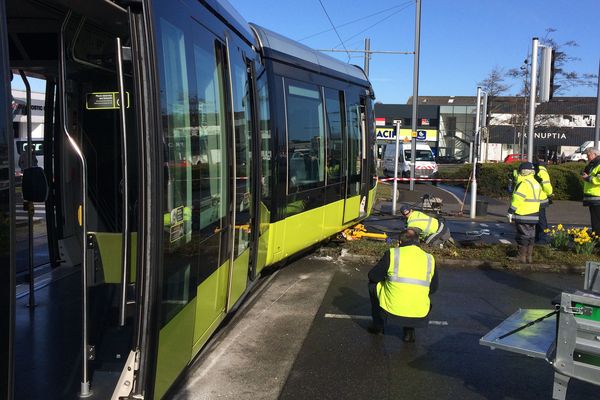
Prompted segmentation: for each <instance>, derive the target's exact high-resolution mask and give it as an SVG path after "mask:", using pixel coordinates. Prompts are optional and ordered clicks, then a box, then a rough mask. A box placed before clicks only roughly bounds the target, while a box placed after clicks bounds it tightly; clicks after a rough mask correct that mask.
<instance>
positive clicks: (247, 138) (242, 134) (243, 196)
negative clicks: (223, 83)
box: [230, 49, 252, 257]
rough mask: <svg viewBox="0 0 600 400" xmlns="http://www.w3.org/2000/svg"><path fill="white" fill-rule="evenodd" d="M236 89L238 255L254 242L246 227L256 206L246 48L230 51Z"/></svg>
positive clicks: (236, 215) (235, 251) (236, 252)
mask: <svg viewBox="0 0 600 400" xmlns="http://www.w3.org/2000/svg"><path fill="white" fill-rule="evenodd" d="M230 56H231V59H230V64H231V77H232V83H231V87H232V91H233V107H234V108H233V114H234V120H235V121H234V122H235V193H236V198H235V210H236V213H235V225H236V229H237V231H236V236H237V240H236V242H235V243H236V246H235V249H234V253H235V254H234V256H235V257H237V256H239V255H240V254H242V253H243V252H244V250H245V249H246V248H248V246H249V244H250V231H249V230H248V229H247V228H245V226H246V225H248V224H249V222H250V211H251V209H252V204H251V200H252V196H251V195H250V188H251V187H252V186H251V185H252V182H251V179H252V175H251V173H250V164H251V162H252V153H251V149H252V143H251V137H252V131H251V126H252V124H251V122H252V115H251V104H252V103H251V101H252V98H251V96H250V89H251V87H250V81H249V79H248V78H249V76H248V67H247V64H246V60H245V58H244V55H243V54H242V52H241V51H240V50H239V49H238V50H237V51H236V50H233V51H230Z"/></svg>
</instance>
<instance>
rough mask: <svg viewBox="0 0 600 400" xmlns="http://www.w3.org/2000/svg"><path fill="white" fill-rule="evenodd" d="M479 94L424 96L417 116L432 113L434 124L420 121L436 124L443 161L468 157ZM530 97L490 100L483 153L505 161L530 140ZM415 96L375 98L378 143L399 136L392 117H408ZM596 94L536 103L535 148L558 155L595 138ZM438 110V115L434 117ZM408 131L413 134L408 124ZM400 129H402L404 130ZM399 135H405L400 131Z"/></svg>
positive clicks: (545, 155) (435, 142)
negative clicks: (388, 100) (401, 100)
mask: <svg viewBox="0 0 600 400" xmlns="http://www.w3.org/2000/svg"><path fill="white" fill-rule="evenodd" d="M475 102H476V97H475V96H420V97H419V107H418V116H419V122H421V119H423V118H430V121H429V123H430V125H429V126H427V127H426V126H423V125H419V124H418V128H417V131H419V130H423V129H424V128H430V129H432V130H435V136H434V135H433V133H432V134H431V136H428V137H427V138H426V141H427V143H428V144H430V146H431V147H432V149H434V152H435V154H436V155H437V157H438V158H439V159H440V160H441V161H468V160H469V155H470V151H471V149H472V141H473V137H474V132H475V117H476V116H475V111H476V110H475ZM527 109H528V107H527V99H526V98H524V97H516V96H501V97H495V98H490V99H489V102H488V117H487V124H488V129H487V130H485V131H483V132H482V146H481V153H480V156H481V159H482V160H483V161H491V162H497V161H502V160H503V159H504V158H505V157H506V156H507V155H508V154H513V153H521V152H523V150H522V149H524V146H523V142H525V143H527V130H528V128H527ZM411 110H412V97H411V98H409V99H408V101H407V104H406V105H400V104H376V105H375V116H376V119H377V118H378V121H380V122H381V123H385V125H381V126H378V127H377V128H378V130H377V135H378V143H385V141H387V140H391V139H392V137H393V138H395V136H394V134H393V132H392V131H393V130H394V128H393V121H394V120H397V119H401V120H402V121H403V122H405V118H406V115H408V121H407V122H410V115H411V114H410V112H411ZM595 114H596V98H595V97H555V98H553V99H552V100H551V101H549V102H547V103H541V104H538V105H537V107H536V119H535V128H534V135H535V137H534V146H535V150H534V153H535V154H537V155H538V157H540V158H542V159H546V160H552V159H560V158H561V157H562V156H568V155H570V154H572V153H573V152H574V151H575V150H576V149H577V148H578V147H579V146H580V145H581V144H583V143H584V142H585V141H588V140H594V127H595V123H596V115H595ZM434 116H435V117H434ZM402 126H406V127H407V128H408V129H407V130H406V133H404V136H406V135H410V129H409V128H410V124H409V125H406V123H403V125H402ZM401 135H403V133H402V131H401ZM401 139H404V137H403V136H401Z"/></svg>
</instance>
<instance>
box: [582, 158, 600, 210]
mask: <svg viewBox="0 0 600 400" xmlns="http://www.w3.org/2000/svg"><path fill="white" fill-rule="evenodd" d="M594 161H596V159H594V160H593V161H591V162H594ZM588 175H589V177H588V178H587V179H586V180H584V181H583V205H584V206H598V205H600V163H598V164H597V165H596V166H595V167H593V168H592V170H591V171H590V172H589V173H588Z"/></svg>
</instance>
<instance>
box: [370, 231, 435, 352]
mask: <svg viewBox="0 0 600 400" xmlns="http://www.w3.org/2000/svg"><path fill="white" fill-rule="evenodd" d="M398 239H399V242H400V245H399V247H392V248H390V250H389V251H388V252H386V253H385V254H384V256H383V257H382V258H381V260H379V262H378V263H377V265H375V266H374V267H373V269H371V271H369V297H370V298H371V314H372V316H373V326H372V327H370V328H369V332H371V333H382V332H383V329H384V325H385V322H386V320H387V318H388V316H392V318H393V319H394V320H395V321H398V323H399V324H401V325H403V327H404V337H403V339H402V340H404V341H405V342H414V341H415V327H416V326H420V325H423V324H424V323H426V322H427V315H428V314H429V310H430V309H431V302H430V300H429V294H430V293H434V292H435V291H436V290H437V286H438V278H437V274H436V273H435V260H434V258H433V256H432V255H431V254H429V253H426V252H425V251H423V250H421V249H420V248H419V246H418V244H419V236H418V234H417V233H416V232H415V231H414V230H412V229H406V230H404V231H402V232H400V235H399V237H398Z"/></svg>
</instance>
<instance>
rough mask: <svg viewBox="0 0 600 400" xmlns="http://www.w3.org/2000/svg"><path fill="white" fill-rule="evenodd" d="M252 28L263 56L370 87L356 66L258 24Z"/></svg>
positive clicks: (252, 25)
mask: <svg viewBox="0 0 600 400" xmlns="http://www.w3.org/2000/svg"><path fill="white" fill-rule="evenodd" d="M250 27H252V29H253V30H254V32H255V34H256V36H257V38H258V42H259V45H260V47H261V49H262V53H263V55H264V56H265V57H267V58H271V59H274V60H277V61H282V62H285V63H288V64H292V65H296V66H299V67H301V68H305V69H309V70H313V71H316V72H319V73H324V74H328V75H333V76H336V77H341V78H344V79H347V80H351V81H354V82H355V83H358V84H361V85H363V86H370V83H369V80H368V78H367V77H366V75H365V73H364V71H363V70H362V69H361V68H360V67H358V66H356V65H352V64H347V63H345V62H342V61H340V60H338V59H336V58H333V57H331V56H328V55H327V54H324V53H321V52H320V51H317V50H314V49H311V48H310V47H308V46H305V45H303V44H301V43H298V42H296V41H294V40H292V39H289V38H287V37H285V36H283V35H280V34H278V33H275V32H273V31H270V30H268V29H266V28H263V27H261V26H258V25H256V24H252V23H251V24H250ZM332 72H333V73H332ZM340 75H343V76H340Z"/></svg>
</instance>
